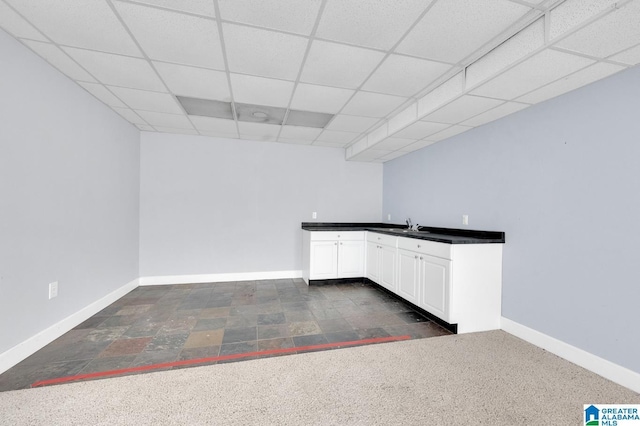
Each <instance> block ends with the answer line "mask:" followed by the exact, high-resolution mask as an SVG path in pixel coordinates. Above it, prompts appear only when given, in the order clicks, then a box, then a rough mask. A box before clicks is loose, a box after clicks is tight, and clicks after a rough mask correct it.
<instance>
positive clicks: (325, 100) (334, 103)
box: [291, 83, 355, 114]
mask: <svg viewBox="0 0 640 426" xmlns="http://www.w3.org/2000/svg"><path fill="white" fill-rule="evenodd" d="M354 93H355V91H354V90H349V89H339V88H337V87H328V86H317V85H314V84H305V83H299V84H298V86H297V87H296V91H295V93H294V95H293V100H292V102H291V108H293V109H298V110H302V111H314V112H326V113H329V114H335V113H337V112H338V111H340V110H341V109H342V107H343V106H344V105H345V104H346V103H347V101H348V100H349V98H351V96H352V95H353V94H354Z"/></svg>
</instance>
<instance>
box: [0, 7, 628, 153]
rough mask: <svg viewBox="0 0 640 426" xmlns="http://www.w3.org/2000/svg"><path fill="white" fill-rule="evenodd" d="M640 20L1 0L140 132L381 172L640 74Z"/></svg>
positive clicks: (615, 12) (48, 51)
mask: <svg viewBox="0 0 640 426" xmlns="http://www.w3.org/2000/svg"><path fill="white" fill-rule="evenodd" d="M639 22H640V0H626V1H618V2H616V1H608V0H564V1H563V0H483V1H478V0H375V1H374V0H182V1H177V0H136V1H132V0H129V1H124V0H89V1H87V0H64V1H54V0H0V28H2V29H4V30H5V31H7V32H8V33H10V34H11V35H13V36H14V37H16V38H17V39H18V40H20V41H21V42H22V43H23V44H24V45H25V46H27V47H28V48H30V49H31V50H33V51H34V52H35V53H36V54H38V55H40V56H41V57H43V58H44V59H45V60H46V61H48V62H49V63H50V64H51V65H52V66H54V67H55V68H57V69H58V70H60V71H61V72H62V73H64V74H66V75H67V76H68V77H69V78H71V79H72V80H74V81H76V82H77V83H78V84H79V85H80V86H81V87H82V88H83V89H84V90H86V91H87V92H89V93H90V94H92V95H93V96H95V97H96V98H97V99H99V100H100V101H102V102H103V103H105V104H106V105H108V106H109V107H110V108H112V109H113V110H114V111H115V112H117V113H118V114H120V115H121V116H122V117H123V118H124V119H125V120H128V121H129V122H131V123H132V124H133V125H135V126H137V127H138V128H139V129H140V130H142V131H150V132H154V131H155V132H168V133H184V134H194V135H197V134H200V135H205V136H214V137H224V138H237V139H249V140H260V141H265V142H279V143H292V144H303V145H314V146H329V147H339V148H344V149H345V156H346V158H347V159H348V160H354V161H370V162H385V161H388V160H391V159H393V158H397V157H399V156H402V155H405V154H406V153H408V152H411V151H415V150H417V149H420V148H423V147H425V146H428V145H430V144H433V143H436V142H440V143H446V142H442V141H445V140H446V139H448V138H450V137H452V136H454V135H457V134H460V133H462V132H465V131H467V130H469V129H472V128H474V127H477V126H481V125H483V124H485V123H488V122H490V121H493V120H496V119H499V118H502V117H504V116H507V115H509V114H512V113H514V112H517V111H520V110H522V109H524V108H526V107H528V106H530V105H532V104H535V103H538V102H542V101H545V100H547V99H550V98H553V97H555V96H558V95H561V94H563V93H566V92H568V91H571V90H574V89H576V88H578V87H581V86H584V85H586V84H589V83H592V82H594V81H596V80H599V79H601V78H604V77H607V76H609V75H611V74H614V73H616V72H618V71H621V70H623V69H625V68H628V67H631V66H634V65H636V64H638V63H640V24H638V23H639ZM5 60H6V58H5ZM185 100H186V101H185ZM212 101H213V102H212ZM185 102H186V103H185ZM229 109H230V111H229ZM187 111H189V112H187ZM203 111H204V112H203ZM210 111H223V114H222V115H215V114H209V112H210ZM308 113H318V114H308ZM309 117H315V118H312V119H311V121H308V120H309ZM318 117H319V118H318ZM305 120H307V121H305ZM327 120H328V122H327ZM274 123H276V124H274ZM305 123H311V124H309V125H304V124H305ZM325 123H327V124H325ZM301 124H302V125H301Z"/></svg>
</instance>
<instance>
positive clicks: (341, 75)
mask: <svg viewBox="0 0 640 426" xmlns="http://www.w3.org/2000/svg"><path fill="white" fill-rule="evenodd" d="M383 57H384V53H382V52H377V51H374V50H368V49H362V48H359V47H353V46H345V45H342V44H336V43H329V42H325V41H319V40H316V41H314V42H313V44H312V45H311V50H310V51H309V56H308V57H307V60H306V63H305V65H304V69H303V71H302V76H301V78H300V80H301V81H303V82H306V83H317V84H322V85H325V86H336V87H344V88H348V89H356V88H358V87H359V86H360V85H361V84H362V82H364V80H365V79H366V78H367V77H368V76H369V74H371V72H372V71H373V70H374V68H375V67H376V66H377V65H378V64H379V63H380V61H381V60H382V58H383Z"/></svg>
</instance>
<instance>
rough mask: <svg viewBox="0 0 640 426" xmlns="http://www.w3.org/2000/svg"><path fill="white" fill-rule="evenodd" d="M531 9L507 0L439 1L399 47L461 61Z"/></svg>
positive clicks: (406, 50)
mask: <svg viewBox="0 0 640 426" xmlns="http://www.w3.org/2000/svg"><path fill="white" fill-rule="evenodd" d="M530 10H531V8H529V7H527V6H523V5H520V4H517V3H513V2H509V1H507V0H484V1H477V0H446V1H438V2H436V3H435V4H434V6H433V7H432V8H431V9H430V10H429V11H428V12H427V14H426V15H425V16H424V17H423V18H422V20H421V21H420V22H419V23H418V25H416V26H415V27H414V29H413V30H412V31H411V32H410V33H409V34H408V35H407V37H406V38H405V39H404V40H403V41H402V43H400V45H399V46H398V48H397V49H396V50H397V51H398V52H400V53H407V54H410V55H415V56H420V57H423V58H427V59H434V60H438V61H443V62H448V63H457V62H459V61H461V60H463V59H464V58H465V57H466V56H468V55H470V54H471V53H473V51H474V50H476V49H478V48H480V47H481V46H482V45H483V44H485V43H487V42H489V41H490V40H491V39H492V38H493V37H495V36H497V35H498V34H500V33H501V32H502V31H504V30H506V29H507V28H508V27H509V26H511V25H513V24H514V23H515V22H516V21H518V19H520V18H522V17H523V16H524V15H525V14H526V13H527V12H529V11H530Z"/></svg>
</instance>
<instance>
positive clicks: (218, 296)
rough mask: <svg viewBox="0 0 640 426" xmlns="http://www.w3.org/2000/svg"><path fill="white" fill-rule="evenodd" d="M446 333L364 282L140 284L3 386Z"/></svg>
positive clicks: (1, 378) (1, 379)
mask: <svg viewBox="0 0 640 426" xmlns="http://www.w3.org/2000/svg"><path fill="white" fill-rule="evenodd" d="M445 334H450V332H449V331H447V330H445V329H443V328H441V327H440V326H439V325H437V324H436V323H434V322H431V321H429V320H428V319H427V318H425V317H423V316H422V315H420V314H419V313H417V312H415V311H414V310H413V309H412V308H411V307H410V306H409V305H407V304H405V303H403V302H402V301H400V300H398V299H396V298H394V297H393V296H391V295H389V294H388V293H386V292H384V291H382V290H380V289H379V288H377V287H376V286H374V285H369V284H366V283H363V282H358V283H349V284H336V285H322V286H320V285H317V286H316V285H311V286H307V285H306V284H305V283H304V281H302V280H300V279H295V280H291V279H286V280H269V281H242V282H228V283H214V284H186V285H171V286H149V287H138V288H137V289H135V290H133V291H132V292H131V293H129V294H127V295H126V296H124V297H123V298H122V299H120V300H118V301H117V302H115V303H113V304H112V305H110V306H108V307H107V308H105V309H104V310H102V311H101V312H99V313H97V314H96V315H94V316H93V317H91V318H89V319H88V320H86V321H85V322H84V323H82V324H80V325H78V326H77V327H76V328H74V329H73V330H71V331H69V332H68V333H66V334H64V335H63V336H61V337H60V338H58V339H56V340H55V341H53V342H52V343H50V344H49V345H47V346H45V347H44V348H42V349H41V350H39V351H38V352H36V353H35V354H33V355H32V356H30V357H29V358H27V359H25V360H24V361H22V362H21V363H20V364H18V365H16V366H14V367H13V368H11V369H9V370H7V371H6V372H5V373H3V374H1V375H0V391H6V390H12V389H23V388H28V387H30V385H31V384H33V383H34V382H37V381H41V380H48V379H53V378H58V377H66V376H72V375H77V374H87V373H94V372H101V371H109V370H118V369H124V368H131V367H137V366H145V365H152V364H161V363H166V362H173V361H180V360H192V359H200V358H208V357H218V356H221V355H230V354H239V353H249V352H259V351H267V350H271V349H282V348H301V350H302V347H303V346H309V345H316V344H323V343H334V342H346V341H354V340H360V339H368V338H376V337H388V336H402V335H409V336H411V338H425V337H432V336H440V335H445ZM288 353H296V351H295V350H292V351H291V352H288ZM270 356H273V355H270ZM241 359H247V358H241ZM219 362H222V361H219ZM226 362H229V360H227V361H226ZM211 363H214V362H208V364H211ZM200 365H202V364H200ZM168 368H171V367H168ZM173 368H178V367H173Z"/></svg>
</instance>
